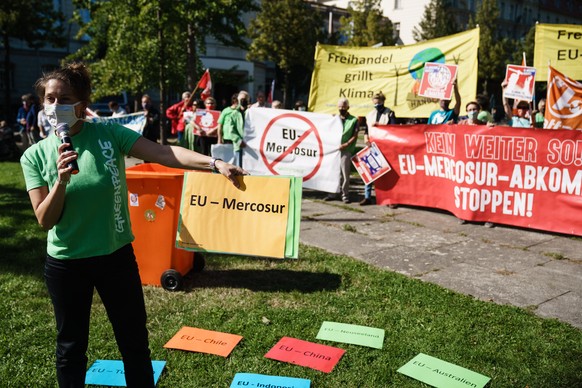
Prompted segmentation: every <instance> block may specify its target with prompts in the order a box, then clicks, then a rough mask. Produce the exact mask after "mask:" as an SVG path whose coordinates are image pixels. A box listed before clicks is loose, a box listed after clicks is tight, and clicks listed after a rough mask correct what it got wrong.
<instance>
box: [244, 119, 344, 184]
mask: <svg viewBox="0 0 582 388" xmlns="http://www.w3.org/2000/svg"><path fill="white" fill-rule="evenodd" d="M342 128H343V127H342V123H341V120H340V119H339V117H338V116H334V115H330V114H320V113H312V112H299V111H288V110H283V109H269V108H253V109H250V110H249V112H248V113H247V115H246V120H245V136H244V141H245V143H246V147H244V148H243V167H244V168H245V170H247V171H248V172H250V173H251V174H252V175H291V176H298V177H302V178H303V186H304V187H305V188H308V189H313V190H319V191H325V192H328V193H336V192H338V191H339V177H340V174H339V165H340V151H339V146H340V141H341V136H342Z"/></svg>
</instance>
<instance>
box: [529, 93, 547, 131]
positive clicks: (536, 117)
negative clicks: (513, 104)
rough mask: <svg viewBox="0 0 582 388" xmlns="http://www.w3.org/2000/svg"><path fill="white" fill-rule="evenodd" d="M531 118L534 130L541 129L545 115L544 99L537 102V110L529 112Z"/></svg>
mask: <svg viewBox="0 0 582 388" xmlns="http://www.w3.org/2000/svg"><path fill="white" fill-rule="evenodd" d="M531 114H532V116H533V124H534V128H543V127H544V120H545V117H544V116H545V114H546V99H545V98H541V99H540V100H539V101H538V109H537V110H534V111H533V112H531Z"/></svg>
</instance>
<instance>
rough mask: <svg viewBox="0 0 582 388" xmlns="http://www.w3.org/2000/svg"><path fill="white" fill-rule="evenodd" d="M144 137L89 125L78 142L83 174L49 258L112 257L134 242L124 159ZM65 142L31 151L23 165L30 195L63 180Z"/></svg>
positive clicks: (54, 233)
mask: <svg viewBox="0 0 582 388" xmlns="http://www.w3.org/2000/svg"><path fill="white" fill-rule="evenodd" d="M139 137H140V135H139V134H138V133H137V132H134V131H132V130H131V129H129V128H126V127H124V126H122V125H119V124H113V123H110V124H103V123H88V122H85V123H83V128H82V129H81V131H80V132H79V133H78V134H76V135H74V136H73V137H72V141H73V147H74V149H75V151H77V152H78V153H79V158H78V159H77V163H78V164H79V173H78V174H76V175H72V176H71V181H70V183H69V184H68V186H67V188H66V193H65V204H64V207H63V213H62V215H61V219H60V220H59V222H58V223H57V224H56V225H55V226H54V227H53V228H52V229H51V230H49V232H48V238H47V253H48V254H49V255H50V256H52V257H54V258H57V259H78V258H85V257H93V256H100V255H107V254H110V253H112V252H114V251H116V250H117V249H119V248H121V247H122V246H124V245H126V244H128V243H130V242H132V241H133V234H132V232H131V223H130V219H129V209H128V204H127V183H126V180H125V160H124V156H125V155H127V154H128V153H129V151H130V150H131V147H133V145H134V143H135V142H136V141H137V139H138V138H139ZM60 143H61V142H60V139H59V138H58V137H57V136H55V135H51V136H49V137H48V138H47V139H45V140H42V141H40V142H38V143H37V144H34V145H33V146H32V147H30V148H28V149H27V150H26V151H25V152H24V154H23V155H22V158H21V159H20V163H21V165H22V170H23V171H24V178H25V181H26V189H27V190H31V189H34V188H37V187H42V186H48V188H49V190H50V189H51V188H52V187H53V185H54V184H55V182H56V181H57V179H58V171H57V158H58V150H57V148H58V147H59V144H60Z"/></svg>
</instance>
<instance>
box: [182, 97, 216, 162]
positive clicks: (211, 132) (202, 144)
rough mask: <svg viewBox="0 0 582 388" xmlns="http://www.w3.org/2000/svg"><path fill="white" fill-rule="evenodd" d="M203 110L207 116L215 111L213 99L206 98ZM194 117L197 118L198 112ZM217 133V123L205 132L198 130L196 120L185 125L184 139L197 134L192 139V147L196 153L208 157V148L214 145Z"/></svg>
mask: <svg viewBox="0 0 582 388" xmlns="http://www.w3.org/2000/svg"><path fill="white" fill-rule="evenodd" d="M204 109H205V111H206V113H207V114H208V115H211V113H210V111H214V110H215V109H216V100H215V99H214V97H207V98H206V99H205V100H204ZM196 117H198V112H197V116H196ZM210 117H212V116H210ZM217 131H218V123H216V126H214V127H212V128H207V130H204V129H202V128H200V126H199V125H198V124H197V123H196V119H195V120H192V121H190V123H189V124H188V125H186V134H187V135H186V137H188V136H191V135H193V134H194V133H195V132H196V133H199V135H198V136H196V137H195V139H194V143H195V144H194V145H195V147H196V148H197V149H198V151H199V152H200V153H201V154H204V155H210V148H211V146H212V144H216V142H217V137H216V136H217ZM190 149H192V148H190Z"/></svg>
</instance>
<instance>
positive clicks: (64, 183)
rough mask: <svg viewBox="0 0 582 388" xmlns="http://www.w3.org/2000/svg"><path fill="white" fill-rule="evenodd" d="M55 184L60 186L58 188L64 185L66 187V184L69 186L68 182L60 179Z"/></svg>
mask: <svg viewBox="0 0 582 388" xmlns="http://www.w3.org/2000/svg"><path fill="white" fill-rule="evenodd" d="M57 182H59V185H60V186H66V185H68V184H69V182H70V181H64V180H62V179H59V180H58V181H57Z"/></svg>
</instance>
